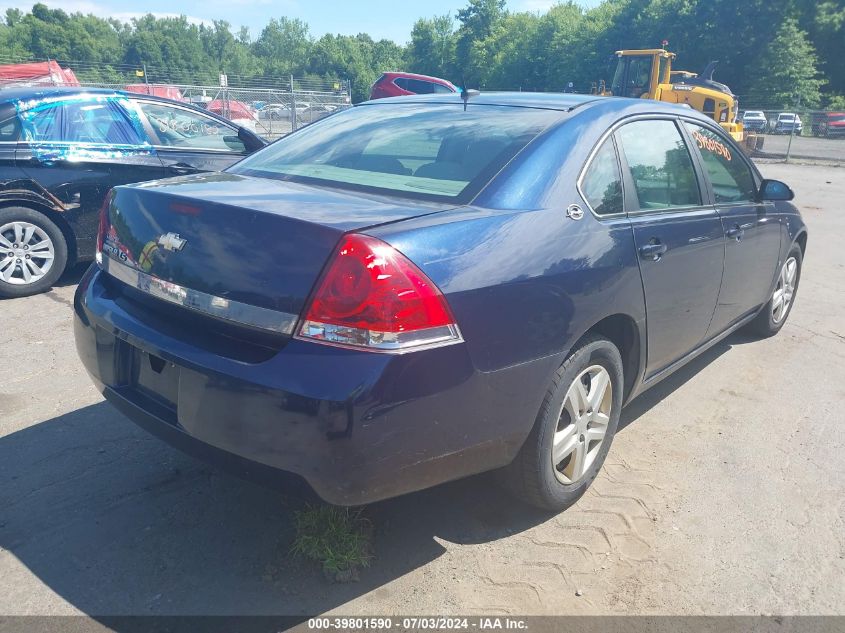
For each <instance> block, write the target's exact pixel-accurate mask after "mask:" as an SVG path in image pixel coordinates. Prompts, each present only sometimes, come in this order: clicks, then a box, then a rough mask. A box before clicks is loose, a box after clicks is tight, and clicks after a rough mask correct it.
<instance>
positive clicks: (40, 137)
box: [19, 99, 143, 146]
mask: <svg viewBox="0 0 845 633" xmlns="http://www.w3.org/2000/svg"><path fill="white" fill-rule="evenodd" d="M19 117H20V120H21V126H22V127H23V129H24V134H25V136H26V139H27V140H28V141H32V142H35V143H39V142H61V143H86V144H96V145H114V146H126V145H141V144H142V143H143V142H142V140H141V135H140V134H139V132H138V129H137V127H136V125H135V124H134V123H133V122H132V121H131V120H130V119H129V117H128V116H127V113H126V111H125V110H123V108H122V107H121V105H120V100H118V99H71V100H58V101H51V102H45V103H43V104H39V105H36V106H34V107H32V108H29V109H27V110H23V111H21V112H20V113H19Z"/></svg>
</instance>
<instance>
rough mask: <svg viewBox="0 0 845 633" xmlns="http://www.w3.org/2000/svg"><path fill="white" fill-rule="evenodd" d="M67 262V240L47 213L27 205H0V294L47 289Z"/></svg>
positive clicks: (7, 295)
mask: <svg viewBox="0 0 845 633" xmlns="http://www.w3.org/2000/svg"><path fill="white" fill-rule="evenodd" d="M66 265H67V242H66V241H65V236H64V234H62V231H61V229H60V228H59V227H58V226H56V224H55V223H54V222H52V221H51V220H50V219H49V218H48V217H47V216H45V215H43V214H41V213H38V212H37V211H33V210H32V209H27V208H26V207H6V208H5V209H0V297H8V298H11V297H28V296H30V295H34V294H38V293H40V292H44V291H45V290H48V289H49V288H50V287H51V286H52V285H53V284H54V283H55V282H56V280H57V279H58V278H59V277H60V276H61V274H62V272H64V269H65V266H66Z"/></svg>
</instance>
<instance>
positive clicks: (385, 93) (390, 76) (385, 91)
mask: <svg viewBox="0 0 845 633" xmlns="http://www.w3.org/2000/svg"><path fill="white" fill-rule="evenodd" d="M436 92H442V93H447V92H458V89H457V88H456V87H455V86H454V85H453V84H452V83H451V82H449V81H446V80H445V79H440V78H439V77H429V76H428V75H415V74H414V73H382V75H381V77H379V78H378V79H377V80H376V83H374V84H373V87H372V89H371V90H370V99H383V98H384V97H401V96H404V95H427V94H432V93H436Z"/></svg>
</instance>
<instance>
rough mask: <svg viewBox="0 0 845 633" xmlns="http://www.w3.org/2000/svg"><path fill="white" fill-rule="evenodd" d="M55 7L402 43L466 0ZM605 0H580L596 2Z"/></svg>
mask: <svg viewBox="0 0 845 633" xmlns="http://www.w3.org/2000/svg"><path fill="white" fill-rule="evenodd" d="M35 1H36V0H0V11H2V13H5V11H6V9H7V8H9V7H17V8H19V9H21V10H24V11H28V10H29V9H31V8H32V5H33V4H35ZM42 2H43V3H44V4H46V5H47V6H49V7H50V8H52V9H64V10H65V11H67V12H68V13H72V12H77V11H79V12H82V13H93V14H95V15H98V16H100V17H107V16H113V17H116V18H118V19H119V20H126V21H128V20H129V19H130V18H132V17H134V16H138V15H143V14H144V13H153V14H155V15H160V16H166V15H179V14H182V15H186V16H188V18H189V19H191V20H193V21H196V22H207V23H209V24H210V23H211V20H221V19H222V20H226V21H228V22H229V23H230V24H231V25H232V27H233V30H237V29H238V28H239V27H241V26H247V27H249V29H250V31H251V33H252V36H253V37H257V36H258V34H259V33H260V32H261V28H262V27H263V26H264V25H265V24H266V23H267V22H269V21H270V19H271V18H278V17H281V16H287V17H290V18H299V19H301V20H303V21H304V22H306V23H307V24H308V26H309V27H310V31H311V34H312V35H313V36H315V37H320V36H321V35H324V34H325V33H341V34H344V35H355V34H357V33H369V34H370V35H371V36H372V37H373V38H374V39H377V40H378V39H382V38H385V39H391V40H393V41H395V42H396V43H398V44H405V43H407V42H408V40H410V37H411V27H412V26H413V25H414V22H415V21H416V20H417V19H418V18H421V17H431V16H434V15H443V14H445V13H451V14H452V15H453V16H454V15H455V14H456V13H457V11H458V9H461V8H463V7H464V6H465V5H466V4H467V3H466V0H411V1H410V2H403V1H402V0H398V1H397V0H42ZM599 2H600V0H579V4H581V5H582V6H585V7H592V6H596V5H597V4H599ZM554 4H556V0H508V9H510V10H511V11H542V12H545V11H547V10H548V9H549V8H550V7H551V6H553V5H554Z"/></svg>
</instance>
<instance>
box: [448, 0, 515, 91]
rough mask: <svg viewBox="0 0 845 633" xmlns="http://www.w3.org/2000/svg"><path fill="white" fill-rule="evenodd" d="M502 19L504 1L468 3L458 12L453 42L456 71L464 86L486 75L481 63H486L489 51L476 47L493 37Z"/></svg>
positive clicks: (488, 0)
mask: <svg viewBox="0 0 845 633" xmlns="http://www.w3.org/2000/svg"><path fill="white" fill-rule="evenodd" d="M505 15H506V13H505V0H469V4H468V5H467V6H466V7H465V8H463V9H460V10H459V11H458V22H460V23H461V26H460V27H459V28H458V33H457V39H456V42H455V61H456V64H457V68H456V71H457V73H458V74H459V75H462V76H463V77H464V79H466V81H467V82H468V83H471V82H472V81H476V82H477V81H478V80H479V78H480V77H481V76H482V75H484V74H486V69H485V68H484V67H483V63H484V60H486V59H489V54H490V53H491V51H489V50H488V49H487V47H485V46H484V45H481V44H480V43H481V42H483V41H484V40H488V38H490V36H491V35H493V32H494V29H495V28H496V27H497V26H498V25H499V23H500V22H501V20H502V19H503V18H504V17H505Z"/></svg>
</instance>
